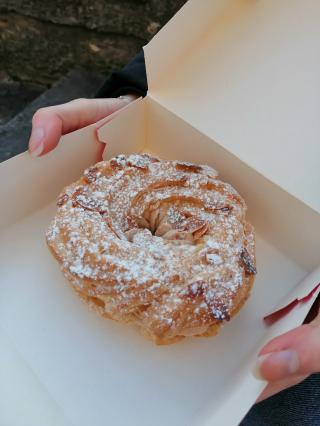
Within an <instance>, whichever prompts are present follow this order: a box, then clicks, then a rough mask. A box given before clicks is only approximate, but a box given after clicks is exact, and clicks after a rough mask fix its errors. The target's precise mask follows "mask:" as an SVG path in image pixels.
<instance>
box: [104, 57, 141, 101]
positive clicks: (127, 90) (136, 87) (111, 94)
mask: <svg viewBox="0 0 320 426" xmlns="http://www.w3.org/2000/svg"><path fill="white" fill-rule="evenodd" d="M147 90H148V83H147V75H146V67H145V62H144V53H143V50H141V51H140V52H139V53H138V54H137V55H136V56H135V57H134V58H133V59H132V60H131V61H130V62H129V63H128V64H127V65H126V66H125V67H124V68H123V69H122V70H121V71H117V72H114V73H113V74H112V75H111V77H110V78H109V79H108V80H107V81H106V82H105V83H104V85H103V86H102V87H101V88H100V90H99V91H98V93H97V95H96V97H97V98H116V97H118V96H121V95H126V94H134V95H139V96H145V95H146V94H147Z"/></svg>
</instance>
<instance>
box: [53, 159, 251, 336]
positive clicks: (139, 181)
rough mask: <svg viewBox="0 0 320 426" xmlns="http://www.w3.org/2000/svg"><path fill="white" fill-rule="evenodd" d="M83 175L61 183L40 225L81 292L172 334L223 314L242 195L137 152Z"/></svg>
mask: <svg viewBox="0 0 320 426" xmlns="http://www.w3.org/2000/svg"><path fill="white" fill-rule="evenodd" d="M84 177H85V183H83V180H82V181H79V182H76V183H75V184H73V185H70V186H69V187H67V188H65V190H64V192H63V194H62V195H64V194H66V196H64V197H63V203H62V202H61V203H60V204H61V205H60V204H59V209H58V212H57V215H56V217H55V219H54V220H53V222H52V223H51V225H50V227H49V230H48V232H47V241H48V244H49V246H50V248H51V250H52V251H53V252H54V253H55V255H56V257H57V258H58V259H61V260H62V262H61V263H62V269H63V272H64V273H65V275H66V276H67V278H68V279H69V280H71V281H72V283H73V284H74V286H75V287H76V288H77V289H78V291H79V292H81V293H82V294H86V295H87V296H88V297H95V298H97V299H99V300H101V303H102V305H103V304H104V306H105V308H104V309H105V312H106V313H108V315H111V316H112V317H113V318H116V319H120V320H124V321H131V322H136V323H138V324H139V325H140V326H142V327H143V328H145V330H146V332H147V333H149V334H151V335H153V336H158V338H160V337H159V336H162V337H161V338H164V336H167V337H168V339H169V340H170V336H175V335H180V336H183V335H184V333H185V334H190V329H193V328H194V329H195V330H198V331H199V330H203V332H205V330H206V329H207V328H208V327H210V326H212V324H215V323H216V322H217V321H224V320H228V319H229V318H230V315H231V313H232V312H233V310H234V309H236V306H235V305H234V303H239V302H237V293H238V290H239V289H240V288H241V287H243V286H244V285H248V283H249V276H248V266H247V270H245V267H244V266H245V265H244V264H243V261H242V262H241V253H242V259H243V252H244V251H243V250H244V248H245V250H246V258H245V259H246V262H247V263H246V264H247V265H248V263H249V262H252V270H253V265H254V262H255V259H254V237H253V230H252V228H251V227H250V225H248V224H247V223H246V222H245V211H246V207H245V204H244V202H243V200H242V199H241V198H240V196H239V195H238V194H237V193H236V191H235V190H234V189H233V188H232V187H231V186H230V185H228V184H225V183H223V182H221V181H219V180H217V173H216V172H215V170H213V169H211V168H210V167H208V166H196V165H192V164H190V163H179V162H170V161H167V162H165V161H159V160H158V159H155V158H152V157H149V156H147V155H139V154H134V155H130V156H124V155H120V156H117V157H115V158H113V159H112V160H110V161H108V162H101V163H98V164H97V165H95V166H94V168H90V169H88V170H87V171H86V172H85V174H84ZM226 206H227V208H226ZM250 265H251V263H250ZM187 330H188V331H187ZM197 334H199V333H197Z"/></svg>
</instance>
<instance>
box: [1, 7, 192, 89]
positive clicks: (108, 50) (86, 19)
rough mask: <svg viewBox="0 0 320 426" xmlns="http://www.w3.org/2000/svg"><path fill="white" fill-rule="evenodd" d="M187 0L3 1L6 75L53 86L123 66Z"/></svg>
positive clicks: (2, 17) (3, 66)
mask: <svg viewBox="0 0 320 426" xmlns="http://www.w3.org/2000/svg"><path fill="white" fill-rule="evenodd" d="M184 3H185V0H126V1H120V0H92V1H90V2H88V1H87V0H55V1H50V0H29V1H24V0H2V1H1V3H0V64H1V70H0V75H1V76H5V77H7V78H10V79H16V80H20V81H32V82H33V83H37V84H46V85H50V84H51V83H52V82H54V81H56V80H57V79H58V78H60V77H61V76H63V75H65V74H66V73H67V72H68V71H70V70H71V69H73V68H74V67H75V66H82V67H84V68H86V69H88V70H95V71H110V70H113V69H115V68H118V67H120V66H122V65H123V64H124V63H125V62H126V61H128V59H130V57H132V56H133V55H134V54H135V53H136V52H137V51H138V50H139V49H140V47H141V46H143V45H144V44H145V43H147V42H148V40H150V38H152V36H153V35H154V34H155V33H156V32H157V31H158V30H159V29H160V28H161V27H162V26H163V25H164V24H165V23H166V22H167V21H168V20H169V19H170V18H171V16H172V15H173V14H174V13H175V12H176V11H177V10H178V9H179V8H180V7H181V6H182V5H183V4H184Z"/></svg>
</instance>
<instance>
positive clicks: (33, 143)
mask: <svg viewBox="0 0 320 426" xmlns="http://www.w3.org/2000/svg"><path fill="white" fill-rule="evenodd" d="M43 138H44V130H43V128H42V127H37V128H35V129H33V130H32V133H31V136H30V142H29V151H30V154H31V155H32V156H33V157H39V155H41V154H42V152H43V148H44V146H43V142H42V140H43Z"/></svg>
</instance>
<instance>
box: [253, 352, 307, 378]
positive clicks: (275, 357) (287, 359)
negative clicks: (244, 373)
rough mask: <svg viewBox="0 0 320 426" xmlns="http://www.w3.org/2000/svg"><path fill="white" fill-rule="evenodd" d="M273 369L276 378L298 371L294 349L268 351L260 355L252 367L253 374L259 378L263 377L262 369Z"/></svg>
mask: <svg viewBox="0 0 320 426" xmlns="http://www.w3.org/2000/svg"><path fill="white" fill-rule="evenodd" d="M266 369H268V370H269V371H270V370H273V372H276V373H277V376H278V379H281V377H286V376H290V375H293V374H295V373H297V372H298V371H299V357H298V354H297V352H295V351H290V350H287V351H279V352H270V353H269V354H265V355H261V356H260V357H259V358H258V361H257V363H256V365H255V368H254V372H253V374H254V376H255V377H256V378H257V379H259V380H266V379H265V378H264V370H266Z"/></svg>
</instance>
